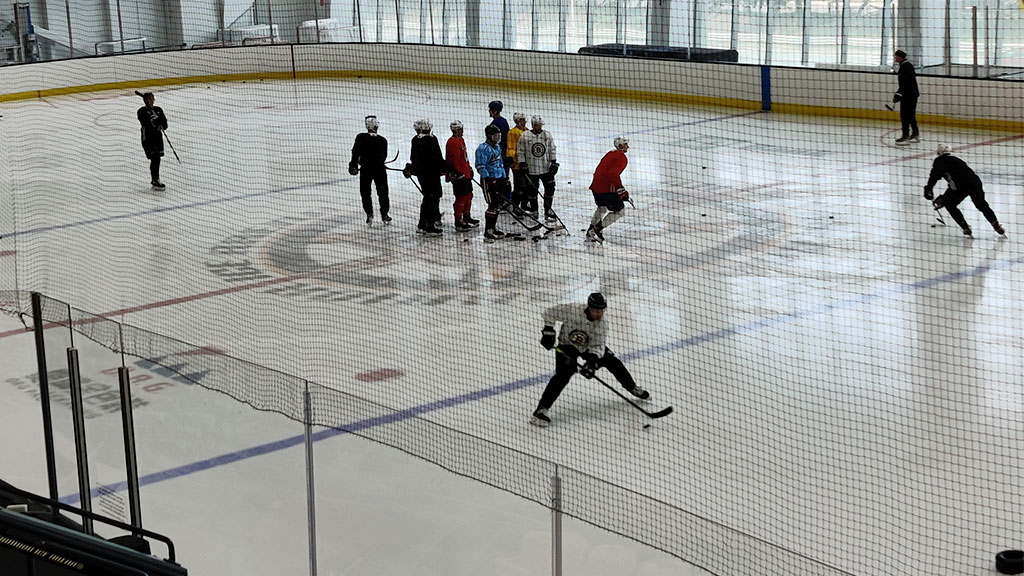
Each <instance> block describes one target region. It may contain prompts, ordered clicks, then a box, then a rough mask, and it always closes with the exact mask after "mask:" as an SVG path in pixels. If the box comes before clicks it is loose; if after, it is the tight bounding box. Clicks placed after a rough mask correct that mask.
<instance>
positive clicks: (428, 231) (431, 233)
mask: <svg viewBox="0 0 1024 576" xmlns="http://www.w3.org/2000/svg"><path fill="white" fill-rule="evenodd" d="M416 233H417V234H422V235H423V236H427V237H430V238H436V237H438V236H441V235H442V232H441V230H439V229H437V228H434V227H430V228H423V227H419V228H416Z"/></svg>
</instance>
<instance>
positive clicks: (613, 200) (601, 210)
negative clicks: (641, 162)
mask: <svg viewBox="0 0 1024 576" xmlns="http://www.w3.org/2000/svg"><path fill="white" fill-rule="evenodd" d="M614 144H615V150H612V151H611V152H609V153H607V154H605V155H604V158H601V163H600V164H598V165H597V170H594V181H593V182H592V183H591V184H590V191H591V192H593V193H594V202H595V203H596V204H597V210H595V211H594V217H593V218H591V219H590V228H589V229H587V240H589V241H590V242H604V234H602V232H603V231H604V229H605V228H607V227H609V226H611V225H612V224H613V223H614V222H615V221H616V220H618V219H619V218H621V217H622V216H623V209H624V208H625V207H626V205H625V204H623V202H625V201H626V200H628V199H629V192H626V189H625V188H623V187H622V171H623V170H625V169H626V164H628V163H629V160H628V159H627V158H626V152H629V140H627V139H626V138H624V137H622V136H619V137H617V138H615V141H614ZM606 214H607V215H606Z"/></svg>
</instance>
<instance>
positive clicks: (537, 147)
mask: <svg viewBox="0 0 1024 576" xmlns="http://www.w3.org/2000/svg"><path fill="white" fill-rule="evenodd" d="M547 153H548V147H547V146H545V145H544V143H543V142H534V143H533V145H532V146H530V154H532V155H533V157H534V158H543V157H544V155H545V154H547Z"/></svg>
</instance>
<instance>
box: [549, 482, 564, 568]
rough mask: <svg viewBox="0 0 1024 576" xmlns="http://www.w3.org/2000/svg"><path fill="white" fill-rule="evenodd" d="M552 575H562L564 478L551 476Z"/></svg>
mask: <svg viewBox="0 0 1024 576" xmlns="http://www.w3.org/2000/svg"><path fill="white" fill-rule="evenodd" d="M551 576H562V478H561V477H560V476H559V475H558V465H557V464H555V474H554V475H553V476H552V477H551Z"/></svg>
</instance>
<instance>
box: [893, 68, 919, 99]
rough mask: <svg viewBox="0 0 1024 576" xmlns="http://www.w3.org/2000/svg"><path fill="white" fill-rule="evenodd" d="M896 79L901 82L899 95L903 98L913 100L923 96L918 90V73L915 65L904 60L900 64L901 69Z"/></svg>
mask: <svg viewBox="0 0 1024 576" xmlns="http://www.w3.org/2000/svg"><path fill="white" fill-rule="evenodd" d="M896 79H897V80H899V83H900V88H899V92H898V93H899V95H900V97H902V98H906V99H908V100H912V99H914V98H917V97H918V96H920V95H921V93H920V92H919V91H918V90H917V72H914V65H913V64H911V63H910V62H907V61H906V60H904V61H903V62H901V63H900V69H899V71H898V72H897V73H896Z"/></svg>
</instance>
